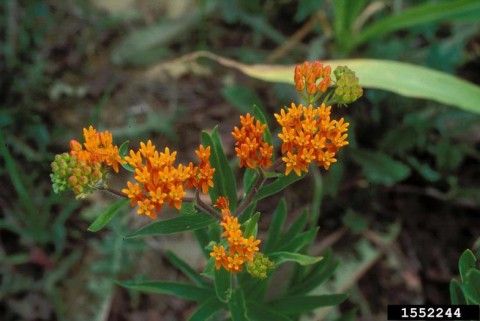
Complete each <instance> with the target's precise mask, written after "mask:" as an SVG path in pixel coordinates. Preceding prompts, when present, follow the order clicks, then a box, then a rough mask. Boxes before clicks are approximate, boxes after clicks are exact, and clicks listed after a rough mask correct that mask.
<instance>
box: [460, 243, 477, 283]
mask: <svg viewBox="0 0 480 321" xmlns="http://www.w3.org/2000/svg"><path fill="white" fill-rule="evenodd" d="M476 262H477V258H476V257H475V254H473V252H472V251H471V250H465V252H463V253H462V255H461V256H460V259H459V260H458V270H459V272H460V277H461V279H462V281H463V282H465V280H466V278H467V273H468V271H469V270H470V269H473V268H474V267H475V265H476Z"/></svg>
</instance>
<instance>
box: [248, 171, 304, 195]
mask: <svg viewBox="0 0 480 321" xmlns="http://www.w3.org/2000/svg"><path fill="white" fill-rule="evenodd" d="M302 178H303V175H302V176H297V175H295V174H294V173H290V175H282V176H280V177H279V178H277V179H275V180H274V181H273V182H272V183H270V184H267V185H264V186H262V188H260V190H259V191H258V193H257V195H255V197H254V200H255V201H259V200H261V199H264V198H267V197H269V196H271V195H274V194H277V193H278V192H280V191H282V190H283V189H285V188H286V187H287V186H288V185H291V184H293V183H295V182H296V181H298V180H300V179H302Z"/></svg>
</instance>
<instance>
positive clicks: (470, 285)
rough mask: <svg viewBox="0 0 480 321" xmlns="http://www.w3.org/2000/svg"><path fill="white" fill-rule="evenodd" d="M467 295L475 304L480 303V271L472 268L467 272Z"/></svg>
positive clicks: (465, 288) (465, 286) (465, 287)
mask: <svg viewBox="0 0 480 321" xmlns="http://www.w3.org/2000/svg"><path fill="white" fill-rule="evenodd" d="M464 283H465V284H464V286H463V289H464V293H465V296H466V297H467V298H468V299H469V300H470V301H472V302H473V304H480V271H479V270H476V269H471V270H470V271H468V273H467V278H466V282H464Z"/></svg>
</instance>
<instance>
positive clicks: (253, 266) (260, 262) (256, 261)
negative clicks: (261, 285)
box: [247, 252, 275, 279]
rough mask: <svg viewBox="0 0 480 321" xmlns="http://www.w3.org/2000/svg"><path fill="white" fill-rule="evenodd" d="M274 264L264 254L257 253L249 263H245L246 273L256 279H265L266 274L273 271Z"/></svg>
mask: <svg viewBox="0 0 480 321" xmlns="http://www.w3.org/2000/svg"><path fill="white" fill-rule="evenodd" d="M274 267H275V263H273V262H272V261H271V260H270V259H269V258H268V257H267V256H266V255H265V254H263V253H260V252H259V253H257V254H255V257H254V258H253V260H252V261H251V262H248V263H247V272H248V273H249V274H250V275H251V276H253V277H254V278H257V279H265V278H266V277H267V276H268V272H269V271H270V270H273V268H274Z"/></svg>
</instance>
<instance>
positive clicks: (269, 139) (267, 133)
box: [252, 105, 272, 145]
mask: <svg viewBox="0 0 480 321" xmlns="http://www.w3.org/2000/svg"><path fill="white" fill-rule="evenodd" d="M252 109H253V116H255V118H256V119H258V120H259V121H260V122H261V123H263V124H265V125H267V128H265V131H264V133H263V138H264V139H265V141H266V142H267V143H269V144H270V145H271V144H272V134H271V133H270V128H269V126H268V121H267V117H266V116H265V114H264V113H263V110H262V109H261V108H260V107H258V106H257V105H253V107H252Z"/></svg>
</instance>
